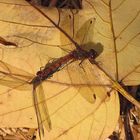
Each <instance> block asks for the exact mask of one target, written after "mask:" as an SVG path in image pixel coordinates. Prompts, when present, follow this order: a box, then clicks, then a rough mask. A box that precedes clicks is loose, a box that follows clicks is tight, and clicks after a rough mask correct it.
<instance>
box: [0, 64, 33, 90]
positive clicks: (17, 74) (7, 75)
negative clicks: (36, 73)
mask: <svg viewBox="0 0 140 140" xmlns="http://www.w3.org/2000/svg"><path fill="white" fill-rule="evenodd" d="M32 78H33V75H32V74H30V73H28V72H26V71H23V70H21V69H18V68H16V67H14V66H12V65H10V64H8V63H6V62H3V61H0V85H4V86H7V87H10V88H16V89H19V90H27V89H29V88H30V86H29V81H31V79H32Z"/></svg>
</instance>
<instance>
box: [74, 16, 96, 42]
mask: <svg viewBox="0 0 140 140" xmlns="http://www.w3.org/2000/svg"><path fill="white" fill-rule="evenodd" d="M95 21H96V20H95V18H91V19H89V20H87V21H86V22H85V23H84V24H83V25H82V27H81V28H80V29H79V30H78V31H77V33H76V35H75V40H77V41H78V42H79V44H87V43H88V42H91V41H92V40H93V36H94V25H95Z"/></svg>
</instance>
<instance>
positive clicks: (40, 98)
mask: <svg viewBox="0 0 140 140" xmlns="http://www.w3.org/2000/svg"><path fill="white" fill-rule="evenodd" d="M35 96H36V98H37V99H36V101H37V103H38V105H37V106H36V108H37V111H38V118H39V126H40V127H41V129H43V125H44V126H45V127H46V129H47V130H48V131H49V130H50V129H51V120H50V116H49V112H48V107H47V104H46V102H45V94H44V90H43V87H42V85H41V84H40V85H39V86H38V87H37V89H36V95H35Z"/></svg>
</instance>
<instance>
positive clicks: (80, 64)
mask: <svg viewBox="0 0 140 140" xmlns="http://www.w3.org/2000/svg"><path fill="white" fill-rule="evenodd" d="M83 62H84V59H83V60H81V62H80V63H79V66H80V68H82V70H83V71H84V72H86V71H85V69H84V67H83V66H82V63H83Z"/></svg>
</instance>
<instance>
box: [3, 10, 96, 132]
mask: <svg viewBox="0 0 140 140" xmlns="http://www.w3.org/2000/svg"><path fill="white" fill-rule="evenodd" d="M38 10H39V9H38ZM40 12H41V11H40ZM48 19H49V20H50V21H51V22H52V23H53V24H54V25H55V26H56V27H57V28H58V29H59V30H60V31H62V32H63V33H64V34H65V35H66V36H67V37H68V38H69V40H70V41H71V42H72V43H73V44H74V45H75V47H76V50H74V51H72V52H71V53H69V54H68V55H66V56H64V57H61V58H59V59H57V60H56V61H54V62H52V63H48V64H46V66H45V67H44V69H42V70H40V71H38V72H37V74H36V76H35V77H34V78H33V79H32V78H31V77H33V76H29V77H28V76H27V77H26V82H25V79H24V78H25V77H24V76H23V79H22V75H19V74H15V73H12V76H10V78H12V79H14V82H15V83H17V82H19V81H20V84H21V81H23V85H24V84H25V83H26V84H29V85H33V97H34V102H35V107H36V112H37V119H38V123H39V128H40V129H41V130H42V131H43V126H42V120H45V119H46V120H47V121H46V124H44V125H45V126H46V127H47V128H48V129H50V128H51V120H50V118H49V115H48V114H49V113H48V110H47V106H46V104H45V103H43V104H42V105H41V108H43V110H44V111H43V112H44V113H43V114H42V112H41V111H40V109H38V106H37V100H38V99H37V98H36V96H34V95H36V88H37V89H38V93H37V94H38V95H39V96H38V97H39V98H44V91H43V89H42V86H41V83H42V81H44V80H46V79H47V78H50V77H51V76H52V75H53V74H54V73H56V72H58V71H59V70H61V69H62V68H63V67H65V65H68V63H73V61H77V60H82V61H83V60H84V59H89V60H90V61H92V62H94V59H95V58H96V57H97V56H98V54H97V52H96V51H95V50H90V51H85V50H83V49H82V48H81V45H79V44H78V43H77V42H75V41H74V40H73V39H72V38H71V37H70V36H69V35H68V34H67V33H66V32H64V31H63V29H62V28H60V27H59V26H57V25H56V24H55V23H54V22H53V20H51V19H50V18H49V17H48ZM89 23H92V22H89ZM1 65H3V66H5V69H7V71H8V70H9V69H12V68H11V66H10V65H8V64H6V63H3V62H1ZM1 73H3V75H8V74H9V73H6V72H3V71H1ZM10 75H11V74H10ZM8 78H9V77H8ZM27 79H28V80H27ZM18 80H19V81H18ZM1 81H2V80H1ZM3 84H4V85H6V86H7V85H8V84H7V82H4V81H3ZM10 86H11V84H9V87H10ZM11 87H12V88H13V86H11Z"/></svg>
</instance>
